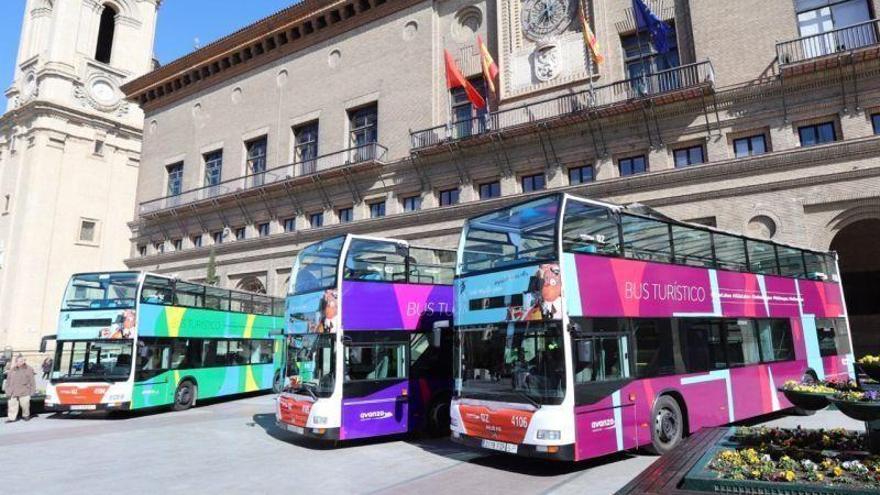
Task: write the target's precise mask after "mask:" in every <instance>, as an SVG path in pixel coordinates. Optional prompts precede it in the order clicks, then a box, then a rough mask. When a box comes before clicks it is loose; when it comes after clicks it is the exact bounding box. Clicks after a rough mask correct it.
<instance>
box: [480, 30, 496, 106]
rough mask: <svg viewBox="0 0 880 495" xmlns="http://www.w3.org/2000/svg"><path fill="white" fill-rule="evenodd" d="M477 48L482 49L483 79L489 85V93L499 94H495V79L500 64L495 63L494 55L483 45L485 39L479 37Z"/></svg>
mask: <svg viewBox="0 0 880 495" xmlns="http://www.w3.org/2000/svg"><path fill="white" fill-rule="evenodd" d="M477 48H479V49H480V62H481V63H482V65H483V78H485V79H486V84H488V85H489V91H491V92H492V94H493V95H494V94H497V93H496V92H495V79H496V78H498V64H496V63H495V60H494V59H493V58H492V54H491V53H489V48H488V47H486V45H485V44H483V38H481V37H480V35H479V34H478V35H477Z"/></svg>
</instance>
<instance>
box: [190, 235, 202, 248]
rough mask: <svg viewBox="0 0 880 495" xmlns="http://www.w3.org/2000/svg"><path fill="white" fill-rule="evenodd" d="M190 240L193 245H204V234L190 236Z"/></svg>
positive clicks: (198, 246) (195, 246) (196, 246)
mask: <svg viewBox="0 0 880 495" xmlns="http://www.w3.org/2000/svg"><path fill="white" fill-rule="evenodd" d="M190 241H192V245H193V247H194V248H200V247H202V234H199V235H194V236H192V237H190Z"/></svg>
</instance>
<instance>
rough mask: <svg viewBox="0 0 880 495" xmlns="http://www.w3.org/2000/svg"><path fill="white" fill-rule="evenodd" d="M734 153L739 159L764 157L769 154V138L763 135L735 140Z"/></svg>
mask: <svg viewBox="0 0 880 495" xmlns="http://www.w3.org/2000/svg"><path fill="white" fill-rule="evenodd" d="M733 152H734V154H735V156H736V157H737V158H744V157H747V156H755V155H763V154H764V153H766V152H767V137H766V136H765V135H763V134H758V135H755V136H749V137H743V138H739V139H734V140H733Z"/></svg>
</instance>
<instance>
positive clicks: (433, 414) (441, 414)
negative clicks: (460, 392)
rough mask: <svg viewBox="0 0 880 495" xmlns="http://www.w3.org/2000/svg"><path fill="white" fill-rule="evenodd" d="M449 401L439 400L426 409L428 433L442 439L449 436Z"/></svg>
mask: <svg viewBox="0 0 880 495" xmlns="http://www.w3.org/2000/svg"><path fill="white" fill-rule="evenodd" d="M449 421H450V418H449V401H448V400H440V401H437V402H435V403H433V404H431V407H430V408H429V409H428V433H429V434H430V435H431V436H435V437H442V436H446V435H448V434H449Z"/></svg>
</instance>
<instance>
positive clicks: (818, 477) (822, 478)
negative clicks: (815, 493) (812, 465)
mask: <svg viewBox="0 0 880 495" xmlns="http://www.w3.org/2000/svg"><path fill="white" fill-rule="evenodd" d="M824 479H825V475H824V474H822V473H816V481H822V480H824Z"/></svg>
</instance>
